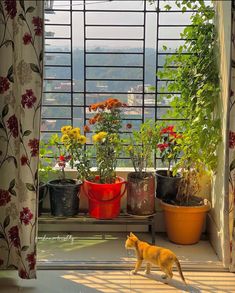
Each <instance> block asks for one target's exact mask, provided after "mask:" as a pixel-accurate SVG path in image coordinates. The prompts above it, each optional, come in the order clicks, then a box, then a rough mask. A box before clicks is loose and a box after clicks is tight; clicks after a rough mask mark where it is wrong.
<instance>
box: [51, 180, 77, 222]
mask: <svg viewBox="0 0 235 293" xmlns="http://www.w3.org/2000/svg"><path fill="white" fill-rule="evenodd" d="M81 184H82V182H81V181H78V182H77V181H75V180H72V179H66V180H51V181H49V182H48V184H47V185H48V188H49V193H50V204H51V214H52V215H53V216H56V217H60V216H61V217H70V216H75V215H76V214H77V213H78V209H79V191H80V186H81Z"/></svg>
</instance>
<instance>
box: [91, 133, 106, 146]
mask: <svg viewBox="0 0 235 293" xmlns="http://www.w3.org/2000/svg"><path fill="white" fill-rule="evenodd" d="M106 136H107V132H104V131H101V132H99V133H97V134H95V135H93V136H92V139H93V141H94V142H95V143H96V142H101V141H102V140H103V139H104V138H105V137H106Z"/></svg>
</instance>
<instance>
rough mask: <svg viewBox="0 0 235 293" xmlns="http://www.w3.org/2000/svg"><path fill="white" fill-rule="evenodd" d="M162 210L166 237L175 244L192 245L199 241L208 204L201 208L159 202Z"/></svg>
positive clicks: (208, 207)
mask: <svg viewBox="0 0 235 293" xmlns="http://www.w3.org/2000/svg"><path fill="white" fill-rule="evenodd" d="M160 205H161V207H162V208H163V210H164V218H165V225H166V231H167V236H168V238H169V240H170V241H172V242H174V243H177V244H194V243H197V242H198V241H199V240H200V236H201V233H202V228H203V224H204V222H205V219H206V213H207V212H208V211H209V210H210V203H209V202H208V203H207V204H205V205H202V206H192V207H191V206H175V205H171V204H167V203H165V202H163V201H161V202H160Z"/></svg>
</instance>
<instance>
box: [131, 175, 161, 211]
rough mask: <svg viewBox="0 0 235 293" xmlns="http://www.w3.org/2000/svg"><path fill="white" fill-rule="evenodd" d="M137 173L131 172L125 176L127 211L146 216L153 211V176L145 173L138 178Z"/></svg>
mask: <svg viewBox="0 0 235 293" xmlns="http://www.w3.org/2000/svg"><path fill="white" fill-rule="evenodd" d="M138 175H139V173H137V172H131V173H129V174H128V176H127V213H128V214H132V215H138V216H148V215H152V214H154V213H155V176H154V175H153V174H152V173H146V174H145V178H139V176H138Z"/></svg>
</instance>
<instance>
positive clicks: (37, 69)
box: [30, 63, 40, 73]
mask: <svg viewBox="0 0 235 293" xmlns="http://www.w3.org/2000/svg"><path fill="white" fill-rule="evenodd" d="M30 68H31V70H32V71H33V72H36V73H39V72H40V70H39V68H38V66H37V65H36V64H34V63H30Z"/></svg>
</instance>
